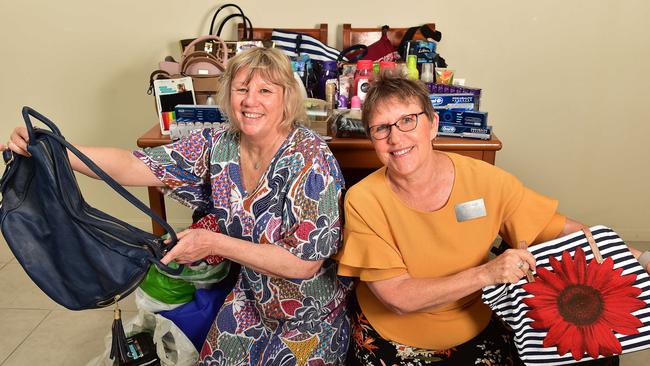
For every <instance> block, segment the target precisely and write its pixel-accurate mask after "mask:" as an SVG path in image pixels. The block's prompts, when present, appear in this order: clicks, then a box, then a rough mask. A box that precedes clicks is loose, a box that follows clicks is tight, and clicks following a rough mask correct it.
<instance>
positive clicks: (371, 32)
mask: <svg viewBox="0 0 650 366" xmlns="http://www.w3.org/2000/svg"><path fill="white" fill-rule="evenodd" d="M428 25H429V27H430V28H431V30H432V31H435V30H436V25H435V23H428ZM407 30H408V28H392V27H391V28H390V29H389V30H388V32H387V33H388V39H390V42H391V43H392V44H393V46H395V48H397V46H399V43H400V41H401V40H402V38H403V37H404V33H406V31H407ZM381 34H382V30H381V27H379V28H352V25H351V24H343V48H344V49H345V48H348V47H350V46H352V45H355V44H365V45H366V46H369V45H371V44H373V43H375V42H377V41H378V40H379V38H381ZM413 39H424V36H422V34H420V32H419V31H418V32H416V33H415V36H414V37H413Z"/></svg>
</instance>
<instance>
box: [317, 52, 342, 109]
mask: <svg viewBox="0 0 650 366" xmlns="http://www.w3.org/2000/svg"><path fill="white" fill-rule="evenodd" d="M338 77H339V72H338V66H337V62H336V61H325V62H323V71H322V73H321V76H320V80H318V98H320V99H323V100H327V84H328V83H332V82H334V83H336V81H337V80H338ZM335 85H336V84H335Z"/></svg>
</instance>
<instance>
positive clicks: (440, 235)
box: [337, 153, 566, 350]
mask: <svg viewBox="0 0 650 366" xmlns="http://www.w3.org/2000/svg"><path fill="white" fill-rule="evenodd" d="M447 155H448V156H449V157H450V158H451V160H452V162H453V164H454V168H455V179H454V183H453V188H452V191H451V195H450V197H449V201H448V202H447V204H446V205H445V206H444V207H442V208H441V209H439V210H437V211H434V212H420V211H417V210H414V209H411V208H409V207H407V206H406V205H404V203H402V201H401V200H400V199H399V198H398V196H397V195H396V194H395V193H394V192H393V191H392V190H391V188H390V187H389V185H388V182H387V181H386V177H385V173H386V168H381V169H379V170H377V171H375V172H374V173H372V174H371V175H369V176H368V177H366V178H365V179H363V180H362V181H361V182H359V183H358V184H356V185H355V186H353V187H352V188H350V190H349V192H348V193H347V195H346V199H345V230H344V246H343V249H342V250H341V251H340V252H339V254H338V255H337V258H338V260H339V262H340V263H339V270H338V273H339V274H340V275H343V276H353V277H359V278H360V279H361V282H360V283H359V285H358V286H357V290H356V294H357V298H358V301H359V305H360V307H361V309H362V310H363V312H364V314H365V316H366V318H367V319H368V320H369V321H370V323H371V324H372V326H373V327H374V328H375V329H376V330H377V331H378V332H379V334H380V335H381V336H382V337H384V338H386V339H390V340H394V341H397V342H399V343H403V344H407V345H410V346H415V347H419V348H426V349H436V350H440V349H447V348H450V347H453V346H456V345H459V344H462V343H464V342H466V341H468V340H470V339H471V338H473V337H474V336H476V335H477V334H478V333H480V332H481V331H482V330H483V329H484V328H485V326H486V325H487V324H488V322H489V320H490V316H491V310H490V309H489V308H488V306H487V305H485V304H483V303H482V302H481V297H480V292H476V293H474V294H472V295H469V296H467V297H465V298H462V299H460V300H458V301H455V302H453V303H449V304H446V305H444V306H441V307H436V308H435V309H427V310H424V311H419V312H414V313H409V314H404V315H398V314H396V313H393V312H391V311H390V310H388V309H386V308H385V307H384V306H383V304H382V303H381V302H380V301H379V300H378V299H377V298H376V297H375V296H374V294H373V293H372V292H371V291H370V289H369V288H368V287H367V286H366V284H365V282H364V281H377V280H384V279H389V278H392V277H395V276H398V275H401V274H404V273H406V272H408V273H409V274H410V275H411V276H412V277H415V278H425V277H428V278H431V277H442V276H446V275H451V274H454V273H457V272H460V271H462V270H465V269H468V268H471V267H475V266H478V265H480V264H483V263H485V262H486V261H487V258H488V251H489V249H490V247H491V245H492V242H493V241H494V239H495V238H496V237H497V235H501V236H502V237H503V238H504V239H505V240H506V241H508V242H509V243H517V242H519V241H520V240H525V241H526V242H527V243H532V242H533V241H534V240H535V239H539V240H548V239H550V238H553V237H556V236H557V235H558V234H559V233H560V231H561V230H562V227H563V226H564V223H565V220H566V219H565V218H564V217H563V216H561V215H559V214H557V213H556V209H557V204H558V203H557V201H556V200H553V199H550V198H548V197H545V196H542V195H540V194H538V193H536V192H534V191H532V190H530V189H528V188H526V187H524V186H523V184H522V183H521V182H520V181H519V180H518V179H517V178H515V177H514V176H512V175H511V174H509V173H507V172H505V171H503V170H501V169H499V168H497V167H495V166H493V165H490V164H487V163H485V162H483V161H480V160H476V159H472V158H468V157H464V156H461V155H457V154H453V153H448V154H447ZM480 198H483V200H484V203H485V209H486V213H487V215H486V216H484V217H480V218H474V219H470V220H467V221H462V222H458V221H457V219H456V213H455V206H456V205H457V204H459V203H463V202H468V201H473V200H476V199H480ZM539 240H538V241H539Z"/></svg>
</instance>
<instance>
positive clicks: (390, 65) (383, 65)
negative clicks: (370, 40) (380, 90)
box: [379, 61, 397, 72]
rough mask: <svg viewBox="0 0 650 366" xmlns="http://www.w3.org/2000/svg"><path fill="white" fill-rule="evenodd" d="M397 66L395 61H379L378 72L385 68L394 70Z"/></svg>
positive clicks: (383, 70) (384, 70)
mask: <svg viewBox="0 0 650 366" xmlns="http://www.w3.org/2000/svg"><path fill="white" fill-rule="evenodd" d="M396 68H397V66H396V64H395V61H379V72H386V70H393V72H394V71H395V70H396Z"/></svg>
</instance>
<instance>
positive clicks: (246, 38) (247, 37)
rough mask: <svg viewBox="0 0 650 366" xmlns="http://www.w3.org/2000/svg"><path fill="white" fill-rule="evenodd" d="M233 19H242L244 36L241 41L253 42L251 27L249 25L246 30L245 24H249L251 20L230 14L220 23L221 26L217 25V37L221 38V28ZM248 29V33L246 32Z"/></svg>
mask: <svg viewBox="0 0 650 366" xmlns="http://www.w3.org/2000/svg"><path fill="white" fill-rule="evenodd" d="M235 17H241V18H244V34H243V39H242V41H252V40H253V26H252V25H250V27H248V28H246V23H247V22H248V23H250V22H251V20H250V19H248V17H247V16H246V15H244V14H230V15H228V16H227V17H226V18H224V20H223V21H221V24H219V29H218V30H217V36H221V31H222V30H223V27H224V26H225V25H226V22H228V21H229V20H230V19H232V18H235ZM247 29H248V32H246V30H247Z"/></svg>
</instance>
